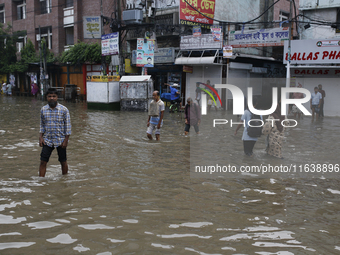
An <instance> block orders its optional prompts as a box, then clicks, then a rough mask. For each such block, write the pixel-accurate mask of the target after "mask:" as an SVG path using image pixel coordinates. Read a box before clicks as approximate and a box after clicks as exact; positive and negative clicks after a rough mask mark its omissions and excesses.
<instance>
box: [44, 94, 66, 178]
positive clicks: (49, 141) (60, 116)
mask: <svg viewBox="0 0 340 255" xmlns="http://www.w3.org/2000/svg"><path fill="white" fill-rule="evenodd" d="M46 98H47V102H48V104H47V105H45V106H43V107H42V108H41V112H40V134H39V145H40V147H42V150H41V154H40V167H39V176H40V177H45V174H46V166H47V162H48V161H49V159H50V156H51V154H52V151H53V150H54V149H55V148H57V151H58V160H59V162H60V164H61V170H62V174H63V175H64V174H67V172H68V165H67V156H66V147H67V145H68V140H69V137H70V135H71V118H70V113H69V111H68V109H67V108H66V107H65V106H63V105H61V104H59V103H58V92H57V90H56V89H52V88H49V89H48V90H47V92H46Z"/></svg>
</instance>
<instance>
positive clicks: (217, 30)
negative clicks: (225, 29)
mask: <svg viewBox="0 0 340 255" xmlns="http://www.w3.org/2000/svg"><path fill="white" fill-rule="evenodd" d="M211 33H212V35H213V38H214V41H220V40H221V33H222V28H221V27H220V26H212V27H211Z"/></svg>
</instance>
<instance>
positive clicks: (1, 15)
mask: <svg viewBox="0 0 340 255" xmlns="http://www.w3.org/2000/svg"><path fill="white" fill-rule="evenodd" d="M0 23H5V5H4V4H2V5H0Z"/></svg>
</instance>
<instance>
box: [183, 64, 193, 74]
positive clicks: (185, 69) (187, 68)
mask: <svg viewBox="0 0 340 255" xmlns="http://www.w3.org/2000/svg"><path fill="white" fill-rule="evenodd" d="M183 72H184V73H193V72H194V67H192V66H186V65H184V66H183Z"/></svg>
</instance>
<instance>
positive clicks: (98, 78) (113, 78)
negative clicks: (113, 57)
mask: <svg viewBox="0 0 340 255" xmlns="http://www.w3.org/2000/svg"><path fill="white" fill-rule="evenodd" d="M86 80H87V81H92V82H109V81H120V76H119V75H118V76H110V75H93V76H87V77H86Z"/></svg>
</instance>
